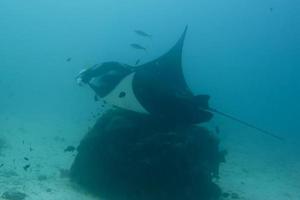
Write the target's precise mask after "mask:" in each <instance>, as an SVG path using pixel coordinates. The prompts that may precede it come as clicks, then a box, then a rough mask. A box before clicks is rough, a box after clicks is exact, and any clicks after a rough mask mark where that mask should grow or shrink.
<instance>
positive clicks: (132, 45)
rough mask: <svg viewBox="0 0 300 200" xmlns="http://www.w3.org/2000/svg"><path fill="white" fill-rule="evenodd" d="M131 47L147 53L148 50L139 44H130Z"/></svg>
mask: <svg viewBox="0 0 300 200" xmlns="http://www.w3.org/2000/svg"><path fill="white" fill-rule="evenodd" d="M130 46H131V47H132V48H134V49H138V50H144V51H147V49H146V48H145V47H143V46H141V45H139V44H135V43H133V44H130Z"/></svg>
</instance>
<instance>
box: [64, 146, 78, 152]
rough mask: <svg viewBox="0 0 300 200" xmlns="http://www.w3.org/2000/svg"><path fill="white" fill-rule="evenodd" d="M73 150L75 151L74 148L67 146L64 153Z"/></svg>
mask: <svg viewBox="0 0 300 200" xmlns="http://www.w3.org/2000/svg"><path fill="white" fill-rule="evenodd" d="M75 150H76V148H75V147H74V146H71V145H70V146H67V148H65V150H64V152H73V151H75Z"/></svg>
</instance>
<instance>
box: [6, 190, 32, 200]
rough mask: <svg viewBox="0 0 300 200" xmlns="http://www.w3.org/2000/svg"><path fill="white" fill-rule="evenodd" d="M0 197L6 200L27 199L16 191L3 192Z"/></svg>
mask: <svg viewBox="0 0 300 200" xmlns="http://www.w3.org/2000/svg"><path fill="white" fill-rule="evenodd" d="M1 197H2V198H3V199H7V200H23V199H25V198H26V197H27V195H26V194H25V193H23V192H19V191H17V190H9V191H6V192H4V193H3V194H2V195H1Z"/></svg>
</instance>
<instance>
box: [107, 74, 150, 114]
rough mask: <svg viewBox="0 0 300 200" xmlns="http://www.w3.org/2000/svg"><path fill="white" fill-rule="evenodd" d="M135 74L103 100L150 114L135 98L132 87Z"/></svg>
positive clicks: (125, 79)
mask: <svg viewBox="0 0 300 200" xmlns="http://www.w3.org/2000/svg"><path fill="white" fill-rule="evenodd" d="M134 75H135V72H134V73H131V74H129V75H127V76H126V77H125V78H123V79H122V80H121V82H120V83H119V84H118V85H117V86H116V87H115V88H114V89H113V90H112V91H111V92H110V93H109V94H108V95H106V96H105V97H104V98H103V100H104V101H107V102H108V103H110V104H112V105H114V106H117V107H120V108H123V109H126V110H131V111H135V112H138V113H144V114H149V112H148V111H147V110H146V109H145V108H144V107H143V106H142V105H141V104H140V102H139V101H138V100H137V98H136V97H135V94H134V92H133V89H132V88H133V87H132V80H133V78H134Z"/></svg>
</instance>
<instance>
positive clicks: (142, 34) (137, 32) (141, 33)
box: [134, 30, 152, 38]
mask: <svg viewBox="0 0 300 200" xmlns="http://www.w3.org/2000/svg"><path fill="white" fill-rule="evenodd" d="M134 32H135V33H136V34H137V35H139V36H142V37H147V38H152V35H150V34H148V33H146V32H145V31H142V30H135V31H134Z"/></svg>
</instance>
